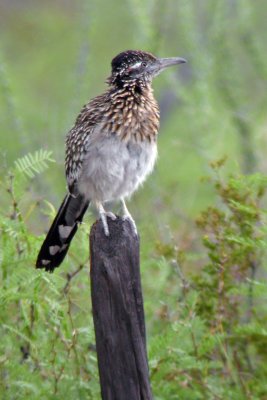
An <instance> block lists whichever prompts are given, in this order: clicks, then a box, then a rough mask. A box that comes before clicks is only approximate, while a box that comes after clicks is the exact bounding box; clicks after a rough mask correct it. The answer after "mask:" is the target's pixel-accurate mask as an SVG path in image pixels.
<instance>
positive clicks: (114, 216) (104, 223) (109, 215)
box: [99, 209, 116, 236]
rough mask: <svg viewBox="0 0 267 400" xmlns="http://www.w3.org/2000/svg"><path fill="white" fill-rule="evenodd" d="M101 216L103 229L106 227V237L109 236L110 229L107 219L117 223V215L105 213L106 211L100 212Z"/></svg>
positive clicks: (109, 212)
mask: <svg viewBox="0 0 267 400" xmlns="http://www.w3.org/2000/svg"><path fill="white" fill-rule="evenodd" d="M99 215H100V218H101V221H102V224H103V227H104V232H105V235H106V236H109V228H108V221H107V217H109V218H111V219H112V221H115V219H116V215H115V214H113V213H112V212H111V211H105V210H104V209H103V210H100V211H99Z"/></svg>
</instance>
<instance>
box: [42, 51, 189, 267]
mask: <svg viewBox="0 0 267 400" xmlns="http://www.w3.org/2000/svg"><path fill="white" fill-rule="evenodd" d="M185 62H186V60H185V59H184V58H181V57H170V58H159V57H156V56H154V55H153V54H151V53H149V52H145V51H141V50H126V51H123V52H121V53H119V54H118V55H117V56H116V57H114V58H113V59H112V62H111V75H110V77H109V78H108V79H107V80H106V83H107V85H108V88H107V90H106V91H105V92H104V93H103V94H101V95H99V96H97V97H95V98H93V99H92V100H91V101H89V102H88V103H87V104H86V105H85V106H83V108H82V110H81V112H80V113H79V115H78V117H77V119H76V122H75V124H74V126H73V128H72V129H71V130H70V131H69V133H68V134H67V138H66V156H65V174H66V180H67V187H68V193H67V194H66V196H65V198H64V200H63V202H62V204H61V206H60V208H59V210H58V213H57V215H56V217H55V219H54V221H53V223H52V225H51V228H50V229H49V231H48V233H47V236H46V238H45V240H44V242H43V244H42V246H41V249H40V252H39V254H38V257H37V261H36V267H37V268H43V269H45V270H46V271H49V272H53V271H54V269H55V268H56V267H58V266H59V265H60V264H61V263H62V261H63V260H64V258H65V256H66V254H67V252H68V249H69V246H70V243H71V241H72V239H73V237H74V235H75V233H76V231H77V229H78V226H79V224H80V223H81V222H82V220H83V217H84V214H85V212H86V210H87V208H88V206H89V204H90V203H93V204H94V206H95V207H96V209H97V211H98V213H99V216H100V219H101V221H102V224H103V229H104V234H105V235H106V236H107V237H108V236H109V228H108V218H111V219H112V220H115V219H116V216H115V215H114V214H113V213H112V212H110V211H106V210H105V208H104V205H105V203H106V202H111V201H120V202H121V207H122V218H123V219H124V220H126V219H128V220H129V221H130V222H131V225H132V227H133V230H134V233H135V234H137V228H136V225H135V222H134V219H133V217H132V216H131V214H130V212H129V211H128V208H127V206H126V203H125V199H127V198H129V197H130V196H131V195H132V194H133V193H134V192H135V191H136V190H137V189H138V187H139V186H140V185H141V184H142V183H143V182H144V180H145V179H146V177H147V176H148V175H149V174H150V173H151V172H152V170H153V168H154V165H155V162H156V159H157V136H158V131H159V120H160V114H159V106H158V103H157V101H156V100H155V98H154V95H153V89H152V79H153V78H154V77H155V76H157V75H158V74H159V73H160V72H162V71H163V70H165V69H166V68H167V67H170V66H173V65H177V64H182V63H185Z"/></svg>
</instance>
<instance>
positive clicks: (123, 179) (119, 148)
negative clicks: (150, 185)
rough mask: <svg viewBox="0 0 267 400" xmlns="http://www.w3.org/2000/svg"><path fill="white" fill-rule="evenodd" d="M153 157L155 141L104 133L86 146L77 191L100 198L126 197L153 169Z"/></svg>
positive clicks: (95, 199)
mask: <svg viewBox="0 0 267 400" xmlns="http://www.w3.org/2000/svg"><path fill="white" fill-rule="evenodd" d="M156 158H157V145H156V143H149V142H141V143H135V142H131V141H129V142H127V143H126V142H123V141H121V140H120V139H118V138H116V137H103V138H102V139H101V140H98V141H97V142H96V143H91V145H90V146H89V148H88V152H87V154H86V157H85V159H84V162H83V169H82V173H81V177H80V179H79V182H78V188H79V192H80V193H82V194H84V195H85V196H86V197H87V198H88V199H90V200H93V201H100V202H104V201H112V200H116V199H119V198H121V197H129V196H130V195H131V194H132V193H133V192H134V191H135V190H136V189H137V188H138V186H139V185H140V184H142V183H143V182H144V180H145V178H146V176H147V175H148V174H149V173H150V172H152V170H153V167H154V164H155V161H156Z"/></svg>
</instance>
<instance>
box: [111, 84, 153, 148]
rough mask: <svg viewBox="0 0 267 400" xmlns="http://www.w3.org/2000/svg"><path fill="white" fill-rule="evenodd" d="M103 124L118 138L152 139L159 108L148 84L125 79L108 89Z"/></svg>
mask: <svg viewBox="0 0 267 400" xmlns="http://www.w3.org/2000/svg"><path fill="white" fill-rule="evenodd" d="M108 97H109V111H108V118H107V125H108V127H109V130H110V131H113V132H114V133H116V135H118V136H120V137H121V138H122V139H125V140H129V139H134V140H137V141H138V140H141V141H143V140H148V141H150V142H151V141H154V140H155V139H156V136H157V133H158V129H159V109H158V104H157V102H156V100H155V98H154V95H153V89H152V87H151V85H150V84H146V85H142V86H140V85H137V84H136V81H135V84H133V83H131V84H129V82H127V84H126V83H125V84H124V85H122V86H121V87H118V86H116V87H114V86H111V88H110V90H109V94H108Z"/></svg>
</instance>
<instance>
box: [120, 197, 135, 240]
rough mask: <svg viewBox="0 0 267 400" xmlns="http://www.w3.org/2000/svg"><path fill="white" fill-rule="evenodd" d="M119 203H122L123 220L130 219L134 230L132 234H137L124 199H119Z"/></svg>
mask: <svg viewBox="0 0 267 400" xmlns="http://www.w3.org/2000/svg"><path fill="white" fill-rule="evenodd" d="M121 204H122V212H123V215H122V219H123V221H126V220H128V221H130V223H131V225H132V228H133V231H134V234H135V235H137V234H138V233H137V227H136V225H135V221H134V219H133V217H132V216H131V214H130V212H129V210H128V208H127V206H126V204H125V201H124V199H121Z"/></svg>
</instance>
